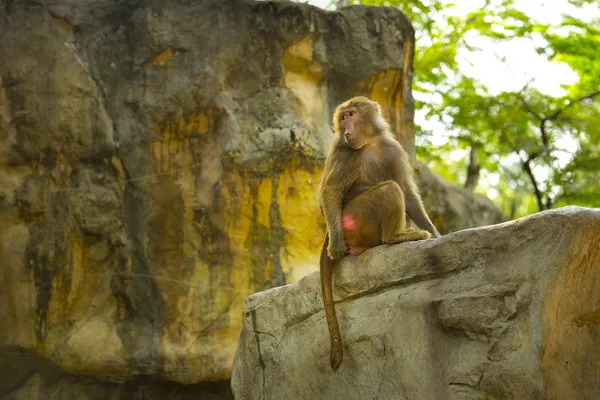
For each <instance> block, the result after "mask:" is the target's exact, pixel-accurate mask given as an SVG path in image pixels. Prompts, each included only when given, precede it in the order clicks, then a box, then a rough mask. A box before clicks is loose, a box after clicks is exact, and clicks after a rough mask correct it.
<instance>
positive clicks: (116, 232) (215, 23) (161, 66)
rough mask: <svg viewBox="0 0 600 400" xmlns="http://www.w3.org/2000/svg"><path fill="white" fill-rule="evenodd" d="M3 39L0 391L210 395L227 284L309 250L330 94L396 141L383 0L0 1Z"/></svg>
mask: <svg viewBox="0 0 600 400" xmlns="http://www.w3.org/2000/svg"><path fill="white" fill-rule="evenodd" d="M0 38H2V44H1V45H0V279H1V281H2V291H0V319H1V320H2V321H3V323H2V324H0V367H2V369H3V370H4V371H7V372H6V374H3V377H2V378H0V396H5V397H6V398H10V399H29V398H36V397H39V398H44V399H50V400H52V399H62V398H65V396H66V397H69V396H72V397H75V398H88V399H104V398H106V397H110V398H122V399H133V398H139V399H142V398H143V399H146V398H148V399H153V398H190V397H193V396H196V397H197V396H204V397H202V398H212V397H211V396H213V395H214V396H224V398H228V396H230V393H229V394H228V392H229V389H228V382H227V380H228V379H229V376H230V373H231V365H232V361H233V357H234V353H235V349H236V345H237V340H238V335H239V332H240V326H241V318H242V307H243V302H244V299H245V298H246V297H247V296H248V295H250V294H252V293H254V292H256V291H260V290H265V289H268V288H271V287H274V286H279V285H283V284H285V283H290V282H294V281H296V280H297V279H299V278H300V277H302V276H303V275H304V274H305V273H307V272H310V271H313V270H315V269H316V268H317V265H318V263H317V260H318V251H319V246H320V242H321V240H322V236H323V235H322V232H323V222H322V220H321V218H320V216H319V213H318V212H317V204H316V201H315V191H316V188H317V185H318V181H319V178H320V173H321V165H322V162H323V159H324V156H325V152H326V149H327V148H328V145H329V141H330V139H331V130H330V128H329V126H330V116H331V112H332V110H333V107H334V106H335V105H336V104H338V103H339V102H341V101H343V100H345V99H347V98H348V97H350V96H352V95H359V94H362V95H367V96H369V97H371V98H373V99H375V100H377V101H379V102H380V103H381V104H382V106H383V109H384V111H385V113H386V116H387V117H388V119H389V120H390V122H391V125H392V127H393V129H394V132H395V133H396V134H397V135H398V138H399V139H400V141H401V142H402V143H403V144H404V145H405V147H406V148H407V150H408V151H409V152H411V154H414V151H413V150H414V149H413V128H412V113H413V101H412V97H411V92H410V86H411V62H412V52H413V31H412V28H411V26H410V23H409V22H408V20H407V19H406V18H405V17H404V16H403V15H402V14H401V13H400V12H399V11H398V10H394V9H387V8H368V7H350V8H347V9H344V10H343V11H341V12H324V11H322V10H319V9H317V8H314V7H310V6H307V5H303V4H292V3H272V2H253V1H245V0H205V1H184V0H178V1H160V0H147V1H141V0H127V1H123V0H97V1H85V0H68V1H61V2H56V1H49V0H36V1H33V0H22V1H2V0H0ZM136 379H137V380H136ZM203 382H204V383H203ZM211 382H212V383H211ZM183 384H185V385H190V386H183Z"/></svg>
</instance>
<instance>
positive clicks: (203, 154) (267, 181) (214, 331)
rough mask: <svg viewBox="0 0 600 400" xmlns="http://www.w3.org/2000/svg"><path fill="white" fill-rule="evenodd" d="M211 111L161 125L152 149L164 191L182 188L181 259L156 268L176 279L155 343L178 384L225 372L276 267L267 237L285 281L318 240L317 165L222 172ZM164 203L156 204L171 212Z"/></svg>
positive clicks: (166, 293) (309, 260)
mask: <svg viewBox="0 0 600 400" xmlns="http://www.w3.org/2000/svg"><path fill="white" fill-rule="evenodd" d="M297 50H298V49H297ZM300 54H304V53H302V52H300ZM304 56H306V54H304ZM215 119H216V117H215V113H214V111H213V110H202V111H200V112H197V113H194V114H192V115H191V116H188V117H186V118H184V119H182V120H179V121H176V122H174V123H172V124H169V125H167V126H164V127H163V128H162V129H160V130H158V139H157V140H156V141H154V142H153V143H152V144H151V147H150V151H151V154H152V155H153V156H154V157H155V159H156V165H157V168H156V170H157V174H158V175H160V176H161V177H162V178H163V179H167V180H171V181H172V182H173V183H175V185H173V186H172V187H170V189H169V190H171V191H173V190H175V191H178V190H179V191H181V195H182V197H183V203H184V204H183V205H184V210H183V219H182V220H181V221H182V222H181V223H183V225H184V226H183V230H182V232H183V239H182V241H183V243H182V245H181V248H180V249H177V250H173V251H180V252H181V253H182V257H181V260H182V261H181V263H182V265H181V266H177V265H170V264H169V263H168V262H164V263H157V265H156V266H153V268H154V272H153V273H154V274H158V273H160V276H161V280H164V281H166V280H172V281H173V284H170V285H166V284H164V283H160V284H159V288H160V289H159V290H160V291H161V296H162V298H163V301H164V304H163V307H164V309H165V310H169V312H166V313H165V319H164V320H163V321H162V324H163V325H162V326H163V328H162V340H161V343H160V345H159V346H158V348H159V353H160V354H161V356H162V357H163V359H164V376H166V377H169V379H175V380H177V381H180V382H189V383H193V382H197V381H199V380H207V379H215V377H216V376H218V377H221V378H222V379H227V378H228V377H229V374H230V373H231V364H232V360H233V356H234V354H235V350H236V346H237V339H238V336H239V330H240V327H241V316H242V310H243V306H244V299H245V298H246V297H248V296H249V295H251V294H252V293H254V292H255V290H257V285H258V286H260V285H261V284H264V282H261V277H263V276H264V281H265V282H268V280H269V277H270V276H271V273H272V272H273V268H275V267H276V266H274V265H273V257H271V255H272V254H271V252H272V251H273V248H272V247H270V246H272V245H273V243H275V244H277V245H279V246H280V247H279V249H278V250H279V260H280V267H281V268H282V269H283V272H284V274H285V275H286V278H287V283H291V282H293V281H296V280H298V279H299V278H301V277H302V276H303V275H304V274H305V273H308V272H312V271H314V270H316V269H318V256H319V254H318V253H319V251H320V246H321V241H322V240H323V229H322V222H321V218H320V214H319V211H318V204H317V199H316V195H315V193H316V188H317V186H318V182H319V179H320V174H321V170H320V169H316V170H314V171H313V170H308V169H307V168H306V167H304V166H302V165H300V164H299V163H298V162H296V161H291V162H290V165H288V166H286V167H284V168H283V170H282V171H281V172H280V173H277V174H273V175H272V176H265V177H256V176H251V175H250V173H249V172H248V171H245V170H244V169H242V168H239V169H233V170H229V171H227V172H225V171H223V170H222V169H219V168H218V167H217V166H216V165H213V164H214V163H220V155H221V154H222V151H223V150H222V149H221V148H219V147H218V146H217V142H216V139H215V138H214V137H213V136H214V135H212V133H213V126H214V125H215ZM199 140H201V142H198V141H199ZM211 146H212V147H211ZM211 160H216V161H214V162H213V161H211ZM211 163H213V164H211ZM207 165H212V167H211V168H208V167H207ZM208 170H210V171H212V172H210V174H208V175H206V176H204V175H203V174H207V172H206V171H208ZM203 181H206V182H207V183H206V186H202V185H203V184H202V182H203ZM208 183H210V184H208ZM154 187H156V190H164V185H155V186H154ZM154 190H155V189H152V190H151V191H154ZM177 196H179V194H177ZM159 197H160V196H159ZM213 199H214V200H213ZM213 201H214V202H216V203H214V204H213ZM169 204H170V203H169V202H166V203H164V204H163V205H162V206H161V207H160V210H159V209H158V208H157V212H160V213H169V212H175V211H174V210H173V207H171V206H169ZM277 209H278V211H279V213H277V212H275V211H274V210H277ZM179 212H181V211H179ZM278 215H279V216H278ZM277 218H279V219H280V220H279V221H278V220H276V219H277ZM274 224H275V225H276V227H277V228H278V229H277V230H276V231H275V230H274V228H275V226H274ZM279 228H281V230H280V229H279ZM281 231H283V232H284V233H283V236H281V234H280V232H281ZM219 235H221V236H219ZM225 246H227V247H225ZM169 257H170V259H171V260H173V257H171V256H169ZM225 260H227V261H225ZM215 262H216V264H215ZM159 264H160V265H159ZM183 264H185V266H184V265H183ZM159 270H160V271H159ZM175 282H177V283H178V284H175ZM168 288H169V289H168ZM169 313H170V314H171V315H170V317H169V316H168V315H166V314H169Z"/></svg>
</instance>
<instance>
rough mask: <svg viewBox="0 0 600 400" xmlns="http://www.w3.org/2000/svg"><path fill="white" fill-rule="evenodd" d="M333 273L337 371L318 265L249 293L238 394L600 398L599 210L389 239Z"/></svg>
mask: <svg viewBox="0 0 600 400" xmlns="http://www.w3.org/2000/svg"><path fill="white" fill-rule="evenodd" d="M334 272H335V273H334V299H335V301H336V309H337V313H338V319H339V322H340V329H341V332H342V340H343V342H344V351H345V353H344V360H343V362H342V364H341V366H340V369H339V370H338V371H337V372H332V370H331V369H330V366H329V338H328V334H327V327H326V322H325V318H324V313H323V311H322V304H321V295H320V290H319V283H318V282H319V276H318V273H313V274H310V275H308V276H306V277H305V278H303V279H301V280H300V281H298V282H296V283H294V284H291V285H288V286H284V287H280V288H275V289H271V290H268V291H264V292H261V293H257V294H254V295H252V296H250V297H249V298H248V299H247V301H246V307H245V309H244V318H243V328H242V334H241V337H240V341H239V345H238V350H237V354H236V359H235V363H234V370H233V375H232V388H233V392H234V396H235V398H236V399H248V400H250V399H286V398H290V399H291V398H293V399H317V398H318V399H357V400H358V399H403V400H404V399H411V400H412V399H427V400H435V399H440V400H467V399H482V400H483V399H519V400H527V399H532V400H534V399H550V400H559V399H560V400H562V399H596V398H600V379H599V378H598V371H600V369H599V368H600V364H599V363H600V340H598V339H599V335H600V318H598V315H600V209H584V208H579V207H566V208H562V209H558V210H552V211H545V212H542V213H538V214H534V215H532V216H529V217H525V218H522V219H519V220H516V221H511V222H506V223H503V224H498V225H494V226H488V227H482V228H474V229H467V230H463V231H460V232H455V233H452V234H449V235H447V236H444V237H442V238H440V239H436V240H427V241H421V242H410V243H404V244H399V245H392V246H380V247H377V248H374V249H370V250H368V251H366V252H365V253H363V254H362V255H360V256H357V257H356V256H348V257H346V258H344V259H343V260H342V262H341V263H340V264H339V265H338V266H337V267H336V270H335V271H334Z"/></svg>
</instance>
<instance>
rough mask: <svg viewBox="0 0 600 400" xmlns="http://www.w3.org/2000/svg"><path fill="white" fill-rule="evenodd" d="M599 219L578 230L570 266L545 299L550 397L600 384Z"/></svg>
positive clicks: (544, 355)
mask: <svg viewBox="0 0 600 400" xmlns="http://www.w3.org/2000/svg"><path fill="white" fill-rule="evenodd" d="M594 223H595V222H590V224H589V226H587V227H585V228H582V229H581V231H580V232H578V233H577V234H576V235H574V237H573V240H572V242H571V244H570V247H569V253H568V265H567V266H566V267H564V268H562V270H560V271H559V273H558V274H557V276H556V277H555V278H554V280H553V281H552V282H551V283H550V285H549V287H548V289H547V292H546V293H547V294H546V298H545V299H544V304H543V308H542V312H541V318H542V321H543V328H544V329H543V336H544V340H543V347H542V352H541V367H542V371H543V373H544V378H545V385H546V398H548V399H578V398H583V397H582V395H583V394H584V393H592V392H594V393H597V392H596V391H594V389H595V390H598V389H600V386H599V382H600V381H599V380H598V373H599V371H600V370H598V360H600V343H599V342H598V332H599V330H598V323H599V322H600V228H598V226H596V225H593V224H594ZM584 397H585V396H584Z"/></svg>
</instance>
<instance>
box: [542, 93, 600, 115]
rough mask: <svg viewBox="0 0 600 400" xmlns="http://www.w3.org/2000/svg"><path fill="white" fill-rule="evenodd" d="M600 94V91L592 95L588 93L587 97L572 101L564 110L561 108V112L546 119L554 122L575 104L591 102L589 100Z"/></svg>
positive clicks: (558, 111) (557, 111)
mask: <svg viewBox="0 0 600 400" xmlns="http://www.w3.org/2000/svg"><path fill="white" fill-rule="evenodd" d="M599 94H600V90H596V91H595V92H592V93H588V94H586V95H585V96H581V97H579V98H578V99H575V100H571V101H570V102H569V103H568V104H567V105H566V106H564V107H563V108H561V109H560V110H556V111H555V112H554V113H552V115H550V116H549V117H546V120H548V121H553V120H555V119H556V118H558V116H559V115H560V114H562V113H563V112H565V111H566V110H567V109H568V108H569V107H573V106H574V105H575V104H577V103H580V102H582V101H584V100H589V99H593V98H594V97H596V96H598V95H599Z"/></svg>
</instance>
